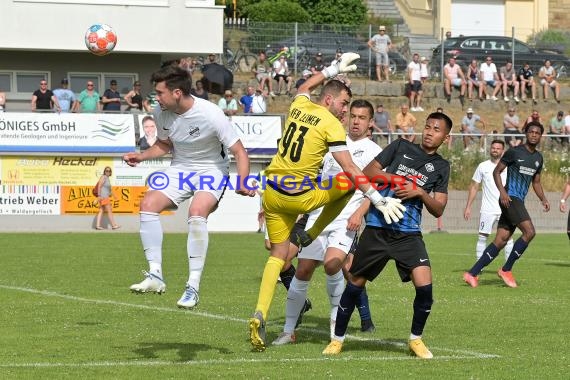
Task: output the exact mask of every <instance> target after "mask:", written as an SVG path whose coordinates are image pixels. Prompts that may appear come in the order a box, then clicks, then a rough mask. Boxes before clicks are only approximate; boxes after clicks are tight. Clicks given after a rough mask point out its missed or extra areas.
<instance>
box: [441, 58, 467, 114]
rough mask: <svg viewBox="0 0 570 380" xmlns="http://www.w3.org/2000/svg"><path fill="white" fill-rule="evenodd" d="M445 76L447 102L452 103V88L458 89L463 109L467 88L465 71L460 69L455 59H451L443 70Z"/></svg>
mask: <svg viewBox="0 0 570 380" xmlns="http://www.w3.org/2000/svg"><path fill="white" fill-rule="evenodd" d="M443 74H444V77H445V79H444V82H443V85H444V88H445V97H446V98H447V102H448V103H449V102H450V101H451V89H452V87H456V88H459V89H460V92H459V101H460V102H461V107H463V105H464V104H465V89H466V87H467V83H466V82H465V75H464V74H463V70H461V67H459V65H458V64H456V63H455V57H450V58H449V62H448V63H447V64H446V65H445V66H444V68H443Z"/></svg>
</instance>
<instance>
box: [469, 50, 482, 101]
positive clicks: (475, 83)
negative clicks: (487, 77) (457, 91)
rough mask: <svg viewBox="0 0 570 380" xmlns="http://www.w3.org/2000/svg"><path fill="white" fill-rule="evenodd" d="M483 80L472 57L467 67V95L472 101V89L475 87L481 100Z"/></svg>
mask: <svg viewBox="0 0 570 380" xmlns="http://www.w3.org/2000/svg"><path fill="white" fill-rule="evenodd" d="M484 88H485V82H484V81H483V80H482V79H481V72H480V70H479V65H478V63H477V60H476V59H472V60H471V63H470V64H469V66H468V67H467V97H468V98H469V100H470V101H473V90H474V89H477V90H478V91H479V92H478V93H479V100H481V101H483V90H484Z"/></svg>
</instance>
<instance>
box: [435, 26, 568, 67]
mask: <svg viewBox="0 0 570 380" xmlns="http://www.w3.org/2000/svg"><path fill="white" fill-rule="evenodd" d="M444 46H445V56H444V59H445V62H444V64H445V63H447V61H448V59H449V57H452V56H455V57H456V58H457V63H458V64H459V65H460V66H461V67H463V68H464V69H465V68H466V67H467V66H468V65H469V63H470V62H471V60H472V59H477V60H478V61H479V62H482V61H483V60H484V59H485V57H487V56H491V57H492V58H493V62H494V63H495V65H496V66H497V69H499V67H501V66H504V65H505V64H506V63H507V60H510V59H512V53H513V38H512V37H501V36H467V37H452V38H448V39H447V40H445V42H444ZM546 59H549V60H550V61H551V63H552V66H554V68H555V69H556V71H557V73H558V75H559V76H561V75H566V72H567V70H568V67H569V65H570V60H569V59H568V58H567V57H566V56H564V55H562V54H560V53H559V52H555V51H552V50H542V49H540V50H539V49H534V48H532V47H530V46H528V45H527V44H525V43H523V42H521V41H519V40H517V39H515V40H514V62H513V63H514V66H515V68H517V70H518V68H519V67H521V66H522V65H523V63H524V62H528V63H529V65H530V67H531V68H532V69H533V71H534V72H535V73H536V74H537V73H538V70H539V69H540V68H541V67H542V66H543V65H544V61H545V60H546ZM431 70H432V73H433V74H434V75H436V76H437V75H439V73H440V71H441V45H439V46H437V47H436V48H435V49H433V55H432V60H431Z"/></svg>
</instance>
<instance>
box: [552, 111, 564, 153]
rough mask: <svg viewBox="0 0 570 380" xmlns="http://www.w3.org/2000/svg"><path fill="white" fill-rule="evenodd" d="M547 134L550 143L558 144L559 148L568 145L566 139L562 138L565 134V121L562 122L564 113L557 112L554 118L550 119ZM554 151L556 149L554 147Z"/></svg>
mask: <svg viewBox="0 0 570 380" xmlns="http://www.w3.org/2000/svg"><path fill="white" fill-rule="evenodd" d="M548 134H549V135H550V139H551V141H552V142H556V143H558V144H560V146H561V147H565V146H567V145H568V137H562V135H565V134H566V121H565V120H564V112H563V111H558V113H557V114H556V116H554V117H553V118H552V119H550V125H549V128H548ZM554 150H556V147H554Z"/></svg>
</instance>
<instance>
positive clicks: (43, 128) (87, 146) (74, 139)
mask: <svg viewBox="0 0 570 380" xmlns="http://www.w3.org/2000/svg"><path fill="white" fill-rule="evenodd" d="M134 125H135V120H134V115H132V114H76V113H19V112H2V113H0V152H50V153H64V152H65V153H126V152H132V151H134V149H135V127H134Z"/></svg>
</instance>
